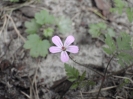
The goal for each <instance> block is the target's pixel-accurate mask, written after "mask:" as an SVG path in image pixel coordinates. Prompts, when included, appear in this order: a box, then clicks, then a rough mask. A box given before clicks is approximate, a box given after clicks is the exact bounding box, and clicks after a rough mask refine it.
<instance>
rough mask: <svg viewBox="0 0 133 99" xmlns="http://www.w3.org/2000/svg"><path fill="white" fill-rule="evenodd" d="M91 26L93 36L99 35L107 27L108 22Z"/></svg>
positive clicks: (90, 31)
mask: <svg viewBox="0 0 133 99" xmlns="http://www.w3.org/2000/svg"><path fill="white" fill-rule="evenodd" d="M89 27H90V29H89V33H90V34H91V35H92V37H99V36H100V35H101V33H102V32H101V31H102V30H105V29H106V28H107V26H106V24H105V23H103V22H99V23H94V24H90V25H89Z"/></svg>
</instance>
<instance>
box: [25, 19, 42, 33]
mask: <svg viewBox="0 0 133 99" xmlns="http://www.w3.org/2000/svg"><path fill="white" fill-rule="evenodd" d="M25 27H26V32H27V33H29V34H35V33H37V31H38V30H39V28H40V25H39V24H37V23H36V20H35V19H33V20H31V22H28V21H27V22H25Z"/></svg>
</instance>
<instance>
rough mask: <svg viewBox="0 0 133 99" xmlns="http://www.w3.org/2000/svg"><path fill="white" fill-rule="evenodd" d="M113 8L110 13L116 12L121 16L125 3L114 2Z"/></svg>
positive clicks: (116, 0) (121, 1)
mask: <svg viewBox="0 0 133 99" xmlns="http://www.w3.org/2000/svg"><path fill="white" fill-rule="evenodd" d="M114 3H115V8H112V9H111V12H118V13H119V14H122V11H123V8H124V7H125V3H124V2H123V0H114Z"/></svg>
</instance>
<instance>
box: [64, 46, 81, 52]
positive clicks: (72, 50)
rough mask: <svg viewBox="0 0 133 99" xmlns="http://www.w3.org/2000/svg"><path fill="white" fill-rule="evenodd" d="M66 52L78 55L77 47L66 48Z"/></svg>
mask: <svg viewBox="0 0 133 99" xmlns="http://www.w3.org/2000/svg"><path fill="white" fill-rule="evenodd" d="M66 51H68V52H71V53H78V51H79V48H78V46H75V45H71V46H68V48H67V49H66Z"/></svg>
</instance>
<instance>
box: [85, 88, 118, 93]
mask: <svg viewBox="0 0 133 99" xmlns="http://www.w3.org/2000/svg"><path fill="white" fill-rule="evenodd" d="M116 87H117V86H111V87H106V88H102V89H101V91H106V90H110V89H113V88H116ZM96 92H99V90H98V89H97V90H93V91H89V92H83V94H90V93H96Z"/></svg>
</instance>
